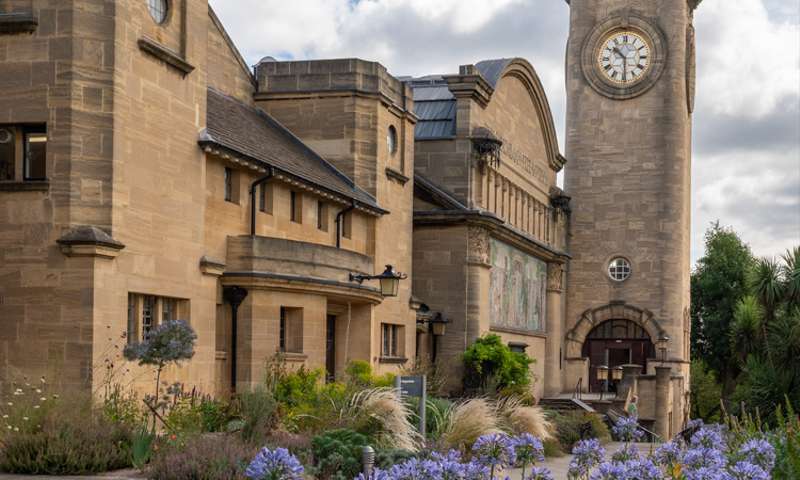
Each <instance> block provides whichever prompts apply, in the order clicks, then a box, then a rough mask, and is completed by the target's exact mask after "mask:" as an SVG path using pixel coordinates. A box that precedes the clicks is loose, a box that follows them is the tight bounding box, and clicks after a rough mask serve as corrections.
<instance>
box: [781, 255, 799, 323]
mask: <svg viewBox="0 0 800 480" xmlns="http://www.w3.org/2000/svg"><path fill="white" fill-rule="evenodd" d="M783 261H784V266H783V280H784V282H785V291H784V295H785V296H786V301H787V303H788V304H789V308H800V246H797V247H794V248H792V249H789V250H787V251H786V253H785V254H784V255H783Z"/></svg>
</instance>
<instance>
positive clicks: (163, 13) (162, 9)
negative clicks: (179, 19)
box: [147, 0, 169, 25]
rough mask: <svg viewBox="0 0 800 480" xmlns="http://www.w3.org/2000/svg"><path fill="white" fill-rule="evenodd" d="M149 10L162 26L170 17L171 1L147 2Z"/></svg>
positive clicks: (156, 0)
mask: <svg viewBox="0 0 800 480" xmlns="http://www.w3.org/2000/svg"><path fill="white" fill-rule="evenodd" d="M147 9H148V10H149V11H150V16H151V17H153V20H154V21H155V22H156V23H157V24H159V25H161V24H162V23H164V22H166V21H167V16H168V15H169V0H147Z"/></svg>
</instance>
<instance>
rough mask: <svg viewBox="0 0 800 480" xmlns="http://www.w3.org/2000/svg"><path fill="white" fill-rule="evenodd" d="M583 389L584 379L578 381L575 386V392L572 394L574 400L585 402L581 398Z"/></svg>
mask: <svg viewBox="0 0 800 480" xmlns="http://www.w3.org/2000/svg"><path fill="white" fill-rule="evenodd" d="M582 387H583V377H581V378H579V379H578V383H577V384H576V385H575V391H573V392H572V398H577V399H578V400H583V398H582V397H581V395H582V393H581V390H583V389H582Z"/></svg>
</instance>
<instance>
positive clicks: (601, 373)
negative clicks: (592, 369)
mask: <svg viewBox="0 0 800 480" xmlns="http://www.w3.org/2000/svg"><path fill="white" fill-rule="evenodd" d="M597 379H598V380H600V381H606V380H608V366H607V365H600V366H599V367H597Z"/></svg>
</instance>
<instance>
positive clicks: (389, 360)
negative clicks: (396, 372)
mask: <svg viewBox="0 0 800 480" xmlns="http://www.w3.org/2000/svg"><path fill="white" fill-rule="evenodd" d="M407 361H408V359H407V358H405V357H380V358H379V359H378V363H393V364H403V363H406V362H407Z"/></svg>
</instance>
